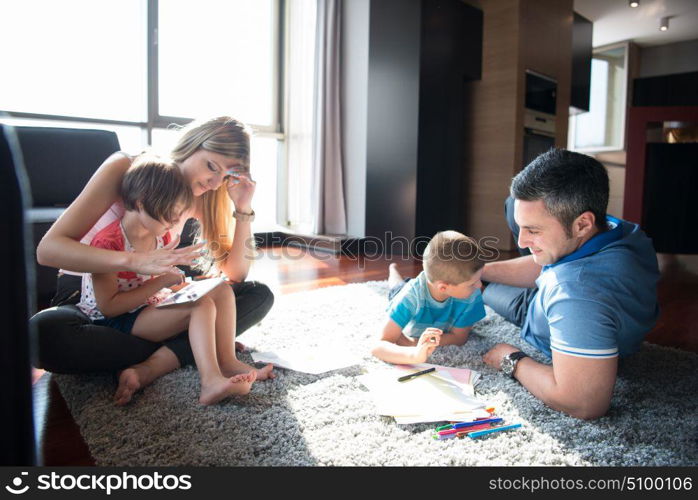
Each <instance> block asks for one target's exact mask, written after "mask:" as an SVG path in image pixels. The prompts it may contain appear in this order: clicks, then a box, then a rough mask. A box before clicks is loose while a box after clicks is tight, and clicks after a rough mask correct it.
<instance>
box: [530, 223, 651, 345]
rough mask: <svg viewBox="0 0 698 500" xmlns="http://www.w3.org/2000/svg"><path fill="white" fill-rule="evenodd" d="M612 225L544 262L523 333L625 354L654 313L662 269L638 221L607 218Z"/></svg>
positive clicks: (539, 340)
mask: <svg viewBox="0 0 698 500" xmlns="http://www.w3.org/2000/svg"><path fill="white" fill-rule="evenodd" d="M607 220H608V224H609V228H611V229H609V231H606V232H604V233H600V234H597V235H596V236H594V237H593V238H592V239H590V240H589V241H587V242H586V243H585V244H584V245H582V246H581V248H579V249H578V250H576V251H575V252H573V253H571V254H570V255H568V256H566V257H564V258H562V259H560V260H559V261H557V262H556V263H554V264H551V265H548V266H544V267H543V269H542V271H541V273H540V276H539V277H538V279H537V280H536V285H538V293H536V295H535V297H534V298H533V300H532V301H531V303H530V305H529V307H528V313H527V315H526V320H525V322H524V325H523V327H522V329H521V338H522V339H524V340H525V341H526V342H528V343H529V344H531V345H533V346H534V347H536V348H537V349H538V350H540V351H542V352H543V353H545V354H546V355H547V356H548V357H552V351H557V352H560V353H563V354H568V355H572V356H579V357H584V358H596V359H599V358H612V357H615V356H619V355H620V356H626V355H628V354H632V353H633V352H635V351H637V350H638V349H639V348H640V345H641V343H642V340H643V338H644V336H645V335H646V334H647V333H648V332H649V331H650V330H651V329H652V327H653V326H654V324H655V322H656V320H657V317H658V316H659V305H658V303H657V281H658V280H659V269H658V266H657V255H656V253H655V251H654V247H653V246H652V241H651V240H650V239H649V238H648V237H647V236H646V235H645V233H644V232H643V231H642V230H641V229H640V227H639V226H638V225H637V224H633V223H630V222H627V221H622V220H619V219H616V218H615V217H611V216H608V217H607Z"/></svg>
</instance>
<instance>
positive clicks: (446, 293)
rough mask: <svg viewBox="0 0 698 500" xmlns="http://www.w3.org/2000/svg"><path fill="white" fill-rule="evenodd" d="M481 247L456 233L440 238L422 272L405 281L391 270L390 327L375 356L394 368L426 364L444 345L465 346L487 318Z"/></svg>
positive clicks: (429, 251)
mask: <svg viewBox="0 0 698 500" xmlns="http://www.w3.org/2000/svg"><path fill="white" fill-rule="evenodd" d="M479 256H480V248H479V246H478V244H477V242H476V241H475V240H474V239H472V238H469V237H467V236H464V235H462V234H461V233H458V232H456V231H443V232H440V233H437V234H436V235H435V236H434V237H433V238H432V240H431V241H430V242H429V244H428V245H427V248H426V251H425V252H424V258H423V265H424V271H422V272H421V273H420V274H419V276H417V277H416V278H415V279H412V280H410V279H407V280H403V279H402V276H401V275H400V273H399V272H398V271H397V266H396V265H395V264H390V276H389V279H388V284H389V285H390V288H391V290H390V294H389V296H388V298H389V300H390V304H389V305H388V309H387V310H388V321H387V322H386V324H385V326H384V327H383V333H382V334H381V338H380V341H379V342H378V344H377V345H376V346H375V347H374V348H373V350H372V351H371V352H372V353H373V355H374V356H376V357H377V358H380V359H382V360H383V361H387V362H388V363H395V364H415V363H424V362H425V361H426V360H427V358H428V357H429V356H430V355H431V353H432V352H434V350H435V349H436V348H437V346H440V345H463V344H465V342H466V341H467V340H468V334H469V333H470V330H471V328H472V325H473V323H475V322H476V321H479V320H481V319H482V318H484V317H485V306H484V304H483V302H482V296H481V294H480V290H479V289H480V288H481V287H482V283H481V282H480V275H481V274H482V267H483V266H484V262H483V261H482V260H480V258H479Z"/></svg>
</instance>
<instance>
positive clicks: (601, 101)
mask: <svg viewBox="0 0 698 500" xmlns="http://www.w3.org/2000/svg"><path fill="white" fill-rule="evenodd" d="M627 87H628V45H627V44H620V45H613V46H608V47H602V48H599V49H596V50H594V55H593V58H592V60H591V95H590V102H589V111H588V112H587V113H581V114H579V115H575V116H572V117H570V134H569V143H570V144H569V147H570V149H573V150H576V151H585V152H591V153H593V152H604V151H620V150H623V149H625V115H626V107H627V103H626V100H627V98H626V96H627Z"/></svg>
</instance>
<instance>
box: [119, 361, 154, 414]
mask: <svg viewBox="0 0 698 500" xmlns="http://www.w3.org/2000/svg"><path fill="white" fill-rule="evenodd" d="M144 369H147V368H144ZM141 376H142V374H141V370H140V369H139V368H136V367H135V366H132V367H131V368H126V369H125V370H124V371H122V372H121V373H120V374H119V387H117V388H116V393H115V394H114V403H116V404H117V405H118V406H124V405H125V404H128V403H129V401H131V398H132V397H133V395H134V394H135V393H136V391H137V390H138V389H140V388H141V387H142V383H141Z"/></svg>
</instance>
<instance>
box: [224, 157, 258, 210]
mask: <svg viewBox="0 0 698 500" xmlns="http://www.w3.org/2000/svg"><path fill="white" fill-rule="evenodd" d="M226 182H227V185H226V187H227V189H228V196H230V199H231V201H232V202H233V205H235V210H237V211H238V212H242V213H246V214H248V213H250V212H251V211H252V197H253V196H254V191H255V188H256V187H257V182H256V181H253V180H252V177H250V171H249V170H248V169H246V168H244V169H243V168H240V169H233V170H231V171H230V176H229V177H228V180H227V181H226Z"/></svg>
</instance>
